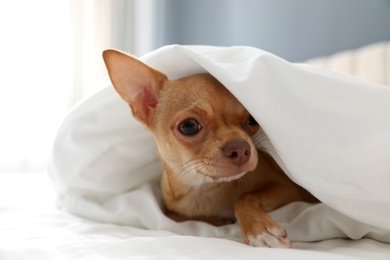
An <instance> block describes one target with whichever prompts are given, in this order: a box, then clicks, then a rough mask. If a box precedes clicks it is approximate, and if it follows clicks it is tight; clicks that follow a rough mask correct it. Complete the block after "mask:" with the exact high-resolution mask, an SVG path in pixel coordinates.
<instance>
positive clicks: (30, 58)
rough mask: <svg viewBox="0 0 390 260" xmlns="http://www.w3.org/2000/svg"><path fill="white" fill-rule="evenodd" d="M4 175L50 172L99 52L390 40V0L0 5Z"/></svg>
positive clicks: (95, 84)
mask: <svg viewBox="0 0 390 260" xmlns="http://www.w3.org/2000/svg"><path fill="white" fill-rule="evenodd" d="M0 31H1V36H2V37H1V40H0V73H1V74H0V75H1V76H0V120H1V121H0V124H1V125H0V173H1V172H37V171H44V169H45V165H46V162H47V158H48V156H49V154H50V149H51V145H52V141H53V138H54V136H55V134H56V131H57V129H58V127H59V125H60V123H61V121H62V120H63V118H64V116H65V115H66V113H67V111H69V109H71V107H72V106H74V105H75V104H76V103H77V102H79V101H80V100H82V99H83V98H85V97H86V96H88V95H90V94H91V93H93V92H94V91H96V90H97V89H98V88H100V87H102V86H101V84H100V82H102V78H103V77H105V76H106V71H105V67H104V64H103V61H102V59H101V52H102V51H103V50H104V49H106V48H116V49H121V50H123V51H126V52H129V53H132V54H134V55H136V56H142V55H144V54H146V53H148V52H150V51H152V50H154V49H156V48H159V47H161V46H164V45H167V44H206V45H218V46H232V45H249V46H254V47H258V48H261V49H264V50H266V51H269V52H272V53H274V54H276V55H278V56H280V57H282V58H284V59H286V60H288V61H290V62H303V61H305V60H307V59H309V58H314V57H319V56H325V55H330V54H333V53H336V52H340V51H344V50H348V49H353V48H358V47H361V46H364V45H367V44H370V43H375V42H380V41H389V40H390V1H389V0H289V1H286V0H57V1H53V0H34V1H31V0H15V1H2V2H1V3H0Z"/></svg>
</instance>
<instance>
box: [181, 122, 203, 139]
mask: <svg viewBox="0 0 390 260" xmlns="http://www.w3.org/2000/svg"><path fill="white" fill-rule="evenodd" d="M200 128H201V126H200V124H199V123H198V122H197V121H196V120H194V119H186V120H184V121H183V122H181V123H180V125H179V130H180V132H182V133H183V134H185V135H194V134H196V133H197V132H198V131H199V130H200Z"/></svg>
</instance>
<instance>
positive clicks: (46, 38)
mask: <svg viewBox="0 0 390 260" xmlns="http://www.w3.org/2000/svg"><path fill="white" fill-rule="evenodd" d="M154 6H155V0H146V1H145V0H133V1H132V0H130V1H126V0H99V1H96V0H69V1H67V0H62V1H61V0H60V1H53V0H35V1H31V0H19V1H2V2H1V3H0V32H1V34H2V36H1V40H0V172H21V171H24V172H26V171H43V170H44V168H45V165H46V162H47V158H48V156H49V154H50V150H51V146H52V141H53V138H54V136H55V134H56V131H57V129H58V126H59V124H60V123H61V121H62V120H63V118H64V116H65V115H66V112H67V111H68V110H69V108H70V107H71V106H72V105H74V104H75V103H76V102H77V101H79V100H80V99H82V98H83V97H85V96H86V95H88V94H89V93H91V92H93V91H94V89H95V88H97V87H98V86H99V81H101V79H102V78H103V77H104V76H105V75H106V70H105V67H104V64H103V61H102V59H101V52H102V50H103V49H105V48H120V49H123V50H125V51H128V52H132V53H135V54H136V55H137V54H138V55H139V54H143V53H145V52H148V51H150V50H152V49H153V43H152V42H147V43H146V44H144V43H142V40H143V41H145V39H146V40H147V41H150V40H152V39H153V37H152V36H151V34H153V33H154V31H153V26H154V25H153V24H152V23H151V22H150V20H149V21H147V22H146V24H149V25H147V26H146V27H145V28H147V30H148V31H146V33H145V31H143V32H144V34H142V37H141V38H137V40H135V39H136V38H135V37H134V34H137V30H138V29H136V28H135V27H136V26H142V25H144V22H142V21H143V20H145V19H147V18H150V17H151V15H150V14H153V12H154ZM141 12H143V13H144V14H142V13H141ZM137 19H138V20H137ZM140 21H141V22H140ZM137 46H138V47H137ZM139 46H143V48H140V47H139ZM145 46H146V47H145ZM137 52H138V53H137ZM142 52H143V53H142Z"/></svg>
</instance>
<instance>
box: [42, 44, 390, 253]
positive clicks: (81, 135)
mask: <svg viewBox="0 0 390 260" xmlns="http://www.w3.org/2000/svg"><path fill="white" fill-rule="evenodd" d="M141 59H142V60H143V61H144V62H146V63H148V64H149V65H151V66H152V67H154V68H156V69H158V70H160V71H162V72H164V73H166V74H167V75H168V77H169V78H171V79H172V78H178V77H182V76H185V75H189V74H194V73H198V72H204V71H208V72H210V73H211V74H213V75H214V76H215V77H216V78H217V79H218V80H219V81H220V82H221V83H223V84H224V85H225V86H226V87H227V88H228V89H229V90H230V91H231V92H232V93H233V94H234V95H235V96H236V97H237V98H238V99H239V100H240V101H241V102H242V104H243V105H244V106H245V107H246V108H247V109H248V110H249V111H250V112H251V114H252V115H253V116H254V118H255V119H256V120H257V121H258V122H259V124H260V125H261V127H262V129H263V130H264V132H265V134H266V135H267V136H268V138H269V142H267V143H265V144H263V145H265V146H267V148H269V149H271V155H272V156H273V157H274V158H275V159H276V160H277V162H278V163H279V165H280V166H281V167H282V168H283V169H284V170H285V172H286V173H287V174H288V175H289V176H290V177H291V178H292V179H293V180H294V181H295V182H297V183H299V184H300V185H302V186H303V187H305V188H306V189H307V190H309V191H310V192H312V193H313V194H314V195H315V196H316V197H317V198H319V199H320V200H321V201H322V202H323V203H322V204H318V205H310V204H305V203H292V204H290V205H287V206H285V207H283V208H281V209H279V210H276V211H275V212H273V213H272V215H273V216H274V218H275V219H276V220H278V221H279V222H280V223H282V225H283V226H284V227H285V228H286V229H287V232H288V234H289V238H290V240H292V241H293V242H294V243H293V246H294V247H299V246H300V245H301V244H300V243H299V242H304V241H307V242H311V241H319V240H327V239H332V238H340V237H348V238H352V239H360V238H363V237H369V238H373V239H375V240H378V241H382V242H385V243H390V188H389V187H390V117H389V115H390V88H388V87H385V86H381V85H375V84H370V83H367V82H363V81H361V80H359V79H357V78H353V77H350V76H346V75H341V74H337V73H334V72H330V71H327V70H324V69H321V68H318V67H314V66H309V65H303V64H291V63H288V62H286V61H284V60H282V59H280V58H278V57H276V56H274V55H272V54H269V53H267V52H264V51H262V50H259V49H255V48H250V47H231V48H221V47H208V46H177V45H176V46H167V47H164V48H161V49H159V50H156V51H154V52H152V53H150V54H149V55H147V56H144V57H142V58H141ZM106 85H107V86H106V87H104V88H102V89H101V90H100V91H98V92H97V93H96V94H94V95H92V96H91V97H89V98H87V99H86V100H84V101H83V102H81V103H80V104H79V105H78V106H76V107H75V108H74V109H73V110H72V111H71V112H70V114H69V115H68V116H67V118H66V119H65V121H64V123H63V125H62V126H61V128H60V130H59V133H58V135H57V138H56V142H55V145H54V149H53V155H52V159H51V163H50V167H49V173H50V176H51V178H52V180H53V182H54V184H55V186H56V190H57V192H58V205H59V206H60V207H61V208H62V209H64V210H67V211H69V212H71V213H74V214H77V215H80V216H83V217H86V218H90V219H94V220H98V221H102V222H108V223H114V224H123V225H127V226H131V227H136V228H146V229H150V230H160V231H161V230H163V231H167V232H170V233H173V234H178V235H188V236H196V237H216V238H224V239H228V240H233V241H239V242H241V238H240V231H239V228H238V226H237V224H234V225H228V226H224V227H218V228H216V227H212V226H210V225H208V224H205V223H201V222H184V223H175V222H173V221H171V220H170V219H168V218H166V217H165V216H164V215H163V214H162V213H161V210H160V195H159V184H158V181H159V176H160V173H161V168H160V165H159V161H158V156H157V154H156V152H155V146H154V143H153V140H152V137H151V135H150V134H149V133H148V132H147V131H146V129H145V128H144V127H143V126H142V125H140V124H139V123H138V122H136V121H135V120H134V119H133V118H132V117H131V114H130V110H129V108H128V106H127V105H126V104H125V103H124V101H122V100H121V99H120V98H119V96H118V95H117V94H116V93H115V91H114V90H113V88H112V87H111V86H110V83H109V82H108V81H107V83H106ZM168 240H169V239H166V243H169V241H168ZM189 243H191V242H189ZM203 243H204V244H205V246H207V244H208V242H207V241H206V240H205V241H204V242H203ZM237 244H238V245H240V244H239V243H237ZM303 247H305V246H303ZM237 248H238V249H241V247H240V246H237Z"/></svg>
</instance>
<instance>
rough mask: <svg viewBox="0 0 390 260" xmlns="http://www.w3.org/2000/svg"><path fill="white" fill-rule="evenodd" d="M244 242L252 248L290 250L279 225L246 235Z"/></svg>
mask: <svg viewBox="0 0 390 260" xmlns="http://www.w3.org/2000/svg"><path fill="white" fill-rule="evenodd" d="M244 241H245V242H246V243H247V244H248V245H250V246H254V247H275V248H291V242H290V241H289V240H288V238H287V232H286V230H284V229H283V228H282V227H280V226H279V225H276V226H270V227H266V226H264V231H263V232H260V233H255V234H251V233H248V234H247V237H246V238H244Z"/></svg>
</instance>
